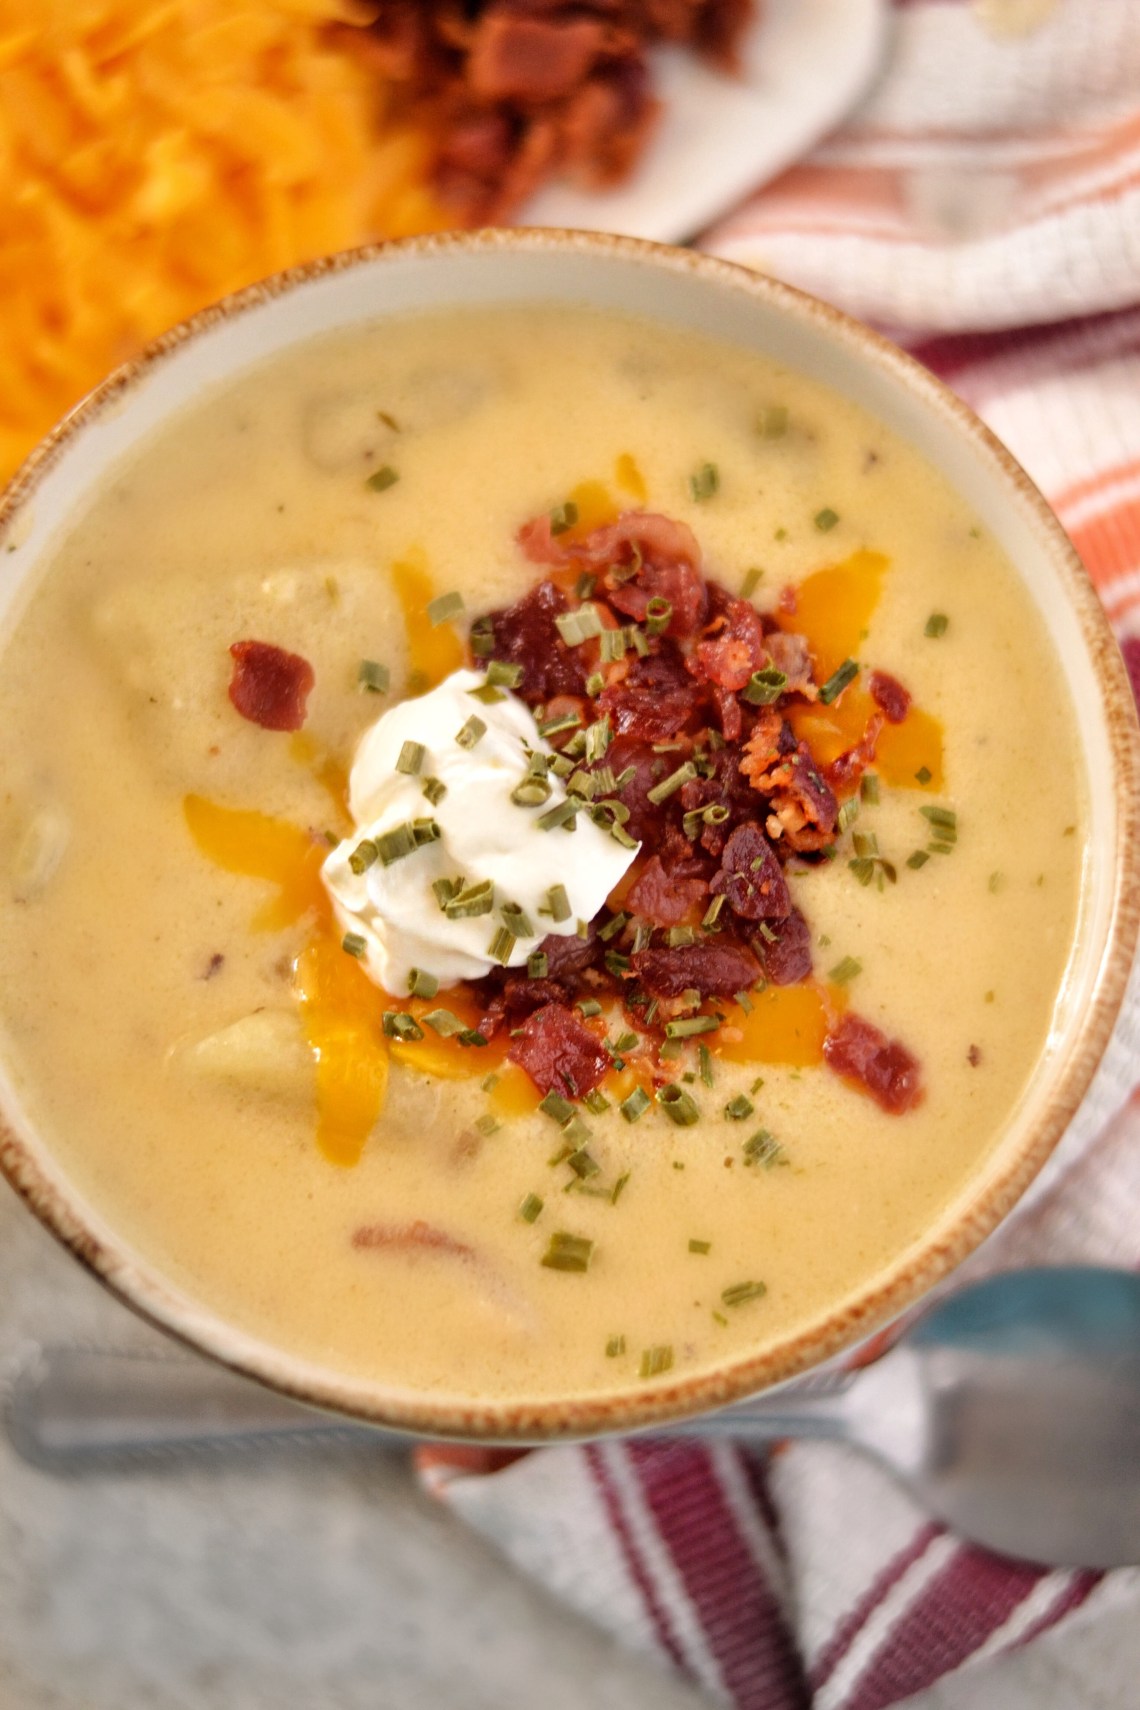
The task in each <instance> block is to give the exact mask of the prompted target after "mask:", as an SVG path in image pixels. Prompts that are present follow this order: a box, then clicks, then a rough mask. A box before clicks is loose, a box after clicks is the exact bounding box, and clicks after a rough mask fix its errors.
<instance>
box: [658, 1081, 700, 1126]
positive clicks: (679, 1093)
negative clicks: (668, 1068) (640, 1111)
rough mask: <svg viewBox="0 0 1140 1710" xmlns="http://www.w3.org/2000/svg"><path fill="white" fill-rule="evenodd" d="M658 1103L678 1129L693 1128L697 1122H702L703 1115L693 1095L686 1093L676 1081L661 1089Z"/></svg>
mask: <svg viewBox="0 0 1140 1710" xmlns="http://www.w3.org/2000/svg"><path fill="white" fill-rule="evenodd" d="M657 1102H658V1104H659V1105H660V1106H661V1108H662V1110H663V1111H664V1112H665V1114H666V1116H667V1117H668V1118H669V1120H670V1121H671V1122H675V1123H676V1124H677V1126H678V1128H691V1127H692V1126H693V1124H694V1123H695V1122H699V1121H700V1115H701V1113H700V1110H699V1109H698V1108H697V1103H696V1100H695V1099H694V1098H693V1095H692V1093H688V1092H686V1091H685V1089H684V1087H680V1086H678V1085H677V1083H676V1081H670V1082H669V1083H668V1084H667V1085H666V1086H663V1087H661V1088H660V1089H659V1091H658V1093H657Z"/></svg>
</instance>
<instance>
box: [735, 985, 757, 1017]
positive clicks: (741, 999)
mask: <svg viewBox="0 0 1140 1710" xmlns="http://www.w3.org/2000/svg"><path fill="white" fill-rule="evenodd" d="M736 1001H737V1003H738V1004H739V1005H740V1007H741V1009H742V1010H743V1011H744V1013H745V1015H751V1014H752V1010H753V1008H754V1005H753V1002H752V999H751V997H750V996H749V994H748V993H747V992H745V991H739V992H737V994H736Z"/></svg>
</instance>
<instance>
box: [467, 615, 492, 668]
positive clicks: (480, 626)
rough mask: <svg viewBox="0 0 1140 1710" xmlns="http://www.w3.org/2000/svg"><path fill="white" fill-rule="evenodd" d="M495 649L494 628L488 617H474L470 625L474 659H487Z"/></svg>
mask: <svg viewBox="0 0 1140 1710" xmlns="http://www.w3.org/2000/svg"><path fill="white" fill-rule="evenodd" d="M494 650H495V628H494V625H493V624H492V622H491V620H490V618H489V617H481V618H476V619H475V622H474V623H473V624H472V625H471V651H472V653H473V654H474V655H475V657H476V659H487V658H489V657H490V655H491V654H492V653H493V652H494Z"/></svg>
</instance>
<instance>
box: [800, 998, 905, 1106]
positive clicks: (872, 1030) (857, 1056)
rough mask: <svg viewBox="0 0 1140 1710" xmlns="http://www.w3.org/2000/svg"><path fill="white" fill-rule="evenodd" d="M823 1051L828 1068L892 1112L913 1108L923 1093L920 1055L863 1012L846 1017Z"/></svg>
mask: <svg viewBox="0 0 1140 1710" xmlns="http://www.w3.org/2000/svg"><path fill="white" fill-rule="evenodd" d="M823 1055H824V1060H825V1061H826V1063H827V1065H828V1067H829V1068H831V1069H834V1071H835V1073H836V1074H837V1075H842V1076H843V1077H844V1079H846V1080H848V1081H852V1082H854V1083H855V1084H857V1085H858V1086H859V1087H860V1088H861V1089H862V1090H863V1091H865V1092H867V1093H869V1094H870V1096H871V1097H872V1098H873V1099H874V1100H875V1103H876V1104H877V1105H879V1106H880V1108H881V1109H883V1110H885V1111H887V1112H888V1113H889V1114H890V1115H891V1116H898V1115H901V1113H902V1112H903V1111H905V1110H911V1109H913V1108H914V1106H915V1105H916V1104H917V1103H918V1102H919V1100H920V1099H921V1098H922V1096H923V1088H922V1082H921V1079H920V1073H919V1063H918V1059H917V1058H916V1057H914V1056H912V1054H911V1053H910V1052H909V1051H908V1050H907V1048H906V1046H905V1045H903V1044H901V1043H900V1042H899V1041H898V1040H897V1039H888V1038H887V1036H886V1034H885V1033H881V1032H880V1031H879V1029H878V1028H877V1027H875V1026H873V1025H872V1023H871V1022H869V1021H864V1020H863V1019H862V1017H861V1016H858V1015H852V1014H848V1015H845V1016H844V1017H843V1019H842V1021H840V1023H839V1025H838V1026H837V1027H835V1028H833V1029H832V1031H831V1032H830V1033H829V1034H828V1036H827V1038H826V1039H825V1040H824V1042H823Z"/></svg>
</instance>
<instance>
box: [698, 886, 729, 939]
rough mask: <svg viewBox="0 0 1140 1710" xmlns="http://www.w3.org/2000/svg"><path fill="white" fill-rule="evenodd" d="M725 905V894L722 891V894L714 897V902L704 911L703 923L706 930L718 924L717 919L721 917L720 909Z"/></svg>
mask: <svg viewBox="0 0 1140 1710" xmlns="http://www.w3.org/2000/svg"><path fill="white" fill-rule="evenodd" d="M723 907H724V895H723V893H722V894H721V895H720V896H718V897H714V898H713V900H712V902H711V903H710V904H709V906H708V908H707V909H706V910H705V912H704V918H703V919H702V921H701V925H702V926H703V927H704V929H705V931H706V932H708V931H709V930H710V928H712V927H714V926H715V925H716V923H717V921H718V920H719V919H720V911H721V909H722V908H723Z"/></svg>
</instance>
